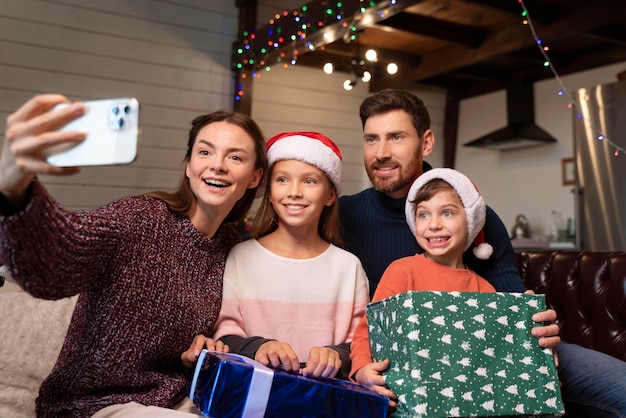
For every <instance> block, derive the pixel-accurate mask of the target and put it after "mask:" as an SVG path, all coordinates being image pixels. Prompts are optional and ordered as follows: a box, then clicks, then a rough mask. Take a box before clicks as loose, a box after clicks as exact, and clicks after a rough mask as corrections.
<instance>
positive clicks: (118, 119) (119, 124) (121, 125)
mask: <svg viewBox="0 0 626 418" xmlns="http://www.w3.org/2000/svg"><path fill="white" fill-rule="evenodd" d="M115 122H116V124H117V127H118V128H119V129H122V127H123V126H124V118H117V120H116V121H115Z"/></svg>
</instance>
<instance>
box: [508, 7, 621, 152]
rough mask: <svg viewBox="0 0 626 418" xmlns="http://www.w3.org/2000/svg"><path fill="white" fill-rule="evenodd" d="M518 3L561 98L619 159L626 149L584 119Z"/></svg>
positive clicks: (527, 16)
mask: <svg viewBox="0 0 626 418" xmlns="http://www.w3.org/2000/svg"><path fill="white" fill-rule="evenodd" d="M517 1H518V3H519V4H520V5H521V6H522V19H523V20H522V23H523V24H524V25H528V27H529V28H530V32H531V33H532V35H533V38H534V39H535V42H536V43H537V46H538V47H539V51H540V52H541V54H542V55H543V58H544V60H545V61H544V63H543V66H544V67H547V68H549V69H550V71H552V74H553V75H554V78H555V79H556V81H557V82H558V83H559V86H560V90H559V92H558V94H559V96H565V97H567V98H568V99H569V103H568V105H567V106H568V107H569V108H570V109H572V108H573V109H575V111H576V117H577V118H578V119H583V120H584V122H585V123H586V124H587V125H589V126H590V127H591V128H592V129H593V131H594V132H595V136H596V139H597V140H598V141H603V142H605V143H608V144H609V145H610V146H611V147H612V148H614V149H615V151H614V152H613V155H615V156H616V157H617V156H619V154H620V152H622V153H626V149H624V148H622V147H621V146H619V145H618V144H616V143H615V142H613V141H611V139H610V138H607V137H606V136H605V135H604V133H603V132H602V131H601V130H600V129H598V128H597V127H596V126H594V124H593V122H592V121H591V120H589V119H587V118H583V114H582V111H581V109H580V105H579V103H578V102H577V101H576V100H575V99H574V97H572V95H571V94H570V92H569V91H568V90H567V88H566V87H565V83H563V80H562V79H561V76H560V75H559V73H558V71H557V70H556V68H555V67H554V65H553V64H552V61H551V60H550V57H549V56H548V51H549V49H550V48H549V47H548V46H547V45H545V44H544V43H543V42H542V41H541V38H539V36H538V35H537V32H536V30H535V26H534V25H533V21H532V19H531V18H530V14H529V13H528V9H527V8H526V5H525V4H524V0H517Z"/></svg>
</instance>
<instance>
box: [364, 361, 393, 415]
mask: <svg viewBox="0 0 626 418" xmlns="http://www.w3.org/2000/svg"><path fill="white" fill-rule="evenodd" d="M388 368H389V359H385V360H383V361H380V362H374V363H370V364H368V365H366V366H363V367H362V368H360V369H359V370H358V371H357V372H356V374H355V375H354V380H356V382H357V383H359V384H360V385H362V386H365V387H368V388H370V389H372V390H373V391H374V392H376V393H378V394H379V395H383V396H386V397H388V398H389V406H390V407H391V408H395V407H396V406H397V398H396V395H394V394H393V392H392V391H391V390H389V388H387V386H385V378H384V377H383V375H382V374H381V373H382V372H384V371H385V370H387V369H388Z"/></svg>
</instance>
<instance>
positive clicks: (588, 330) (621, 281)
mask: <svg viewBox="0 0 626 418" xmlns="http://www.w3.org/2000/svg"><path fill="white" fill-rule="evenodd" d="M516 256H517V263H518V268H519V271H520V274H521V276H522V279H523V280H524V283H525V284H526V287H528V288H529V289H533V290H534V291H535V292H536V293H545V294H546V301H547V303H548V306H549V307H551V308H552V309H554V310H555V311H556V313H557V318H558V320H557V323H558V324H559V328H560V336H561V339H563V341H567V342H569V343H574V344H578V345H582V346H584V347H587V348H591V349H594V350H597V351H601V352H603V353H606V354H609V355H611V356H613V357H616V358H618V359H621V360H625V361H626V253H624V252H592V251H554V252H549V251H548V252H533V251H527V252H522V253H518V254H516Z"/></svg>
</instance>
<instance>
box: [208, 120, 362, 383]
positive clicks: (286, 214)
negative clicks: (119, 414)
mask: <svg viewBox="0 0 626 418" xmlns="http://www.w3.org/2000/svg"><path fill="white" fill-rule="evenodd" d="M266 146H267V153H268V159H269V163H270V169H269V175H268V177H267V189H266V191H265V196H264V197H263V201H262V203H261V207H260V209H259V212H258V214H257V215H256V218H255V220H254V223H253V229H252V234H253V236H254V237H255V238H256V239H252V240H249V241H245V242H242V243H241V244H239V245H237V246H236V247H235V248H233V250H232V251H231V252H230V254H229V256H228V260H227V262H226V269H225V272H224V297H223V301H222V310H221V311H220V315H219V318H218V320H217V323H216V332H215V335H214V338H215V339H222V340H223V341H224V342H225V343H226V344H227V345H228V346H229V348H230V351H232V352H235V353H238V354H242V355H246V356H248V357H251V358H254V359H255V360H257V361H259V362H261V363H263V364H265V365H268V366H269V365H271V366H273V367H281V368H283V369H285V370H292V371H299V370H300V369H301V367H302V373H303V374H305V375H309V376H314V377H334V376H335V375H336V374H337V373H338V372H339V371H340V369H341V370H342V372H343V373H342V374H341V375H340V377H344V378H345V377H346V376H347V372H348V371H349V370H350V359H349V354H350V350H349V343H350V341H351V340H352V334H353V332H354V329H355V327H356V325H357V323H358V322H359V320H360V319H361V317H362V316H363V315H364V313H365V306H366V305H367V303H368V302H369V296H368V295H369V289H368V282H367V277H366V275H365V272H364V271H363V268H362V267H361V263H360V262H359V260H358V259H357V258H356V257H355V256H354V255H352V254H351V253H349V252H347V251H345V250H342V249H340V248H339V245H341V238H340V236H341V235H340V229H339V218H338V208H337V196H338V194H339V193H341V182H342V165H341V153H340V151H339V148H338V147H337V146H336V145H335V143H333V141H331V140H330V139H329V138H327V137H326V136H324V135H322V134H319V133H316V132H288V133H283V134H279V135H277V136H275V137H273V138H271V139H270V140H269V141H268V142H267V145H266ZM301 363H302V365H301Z"/></svg>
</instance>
